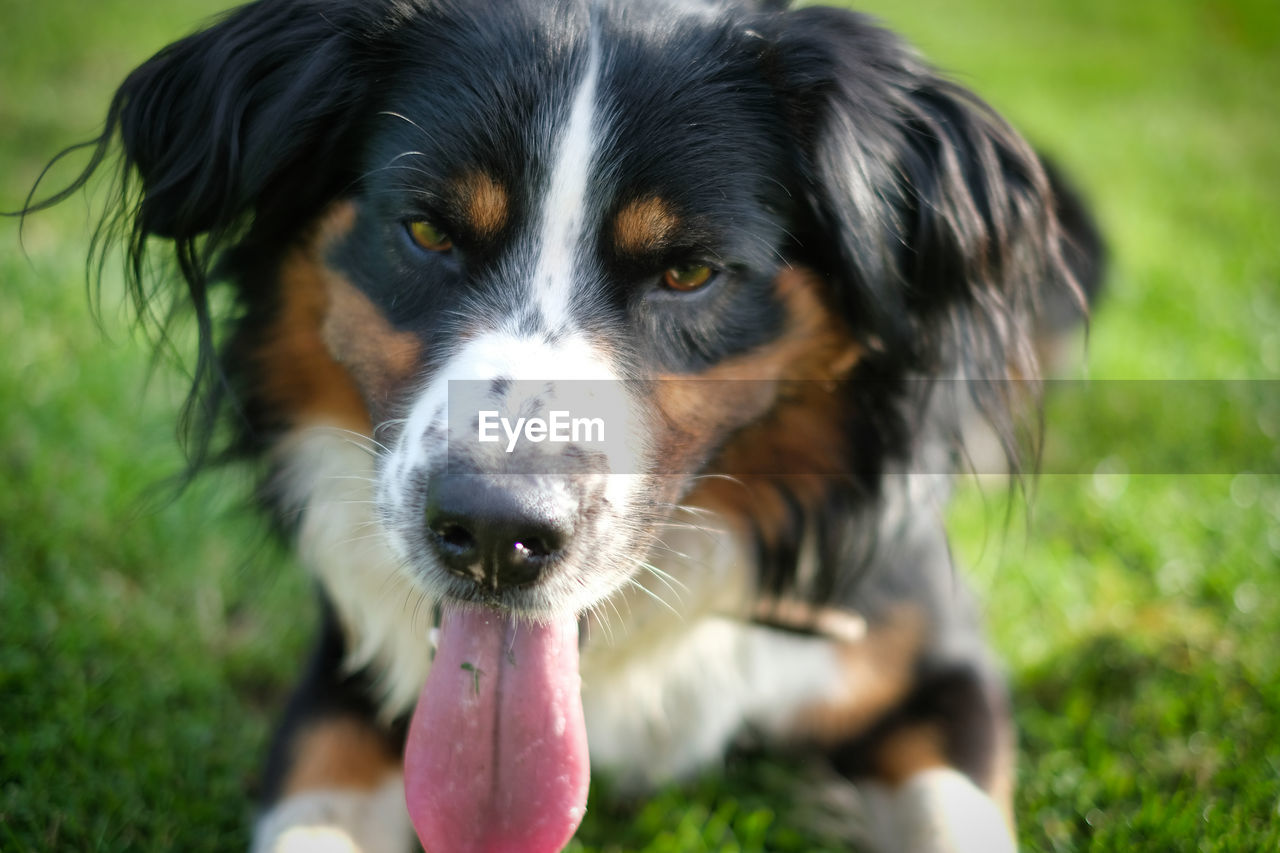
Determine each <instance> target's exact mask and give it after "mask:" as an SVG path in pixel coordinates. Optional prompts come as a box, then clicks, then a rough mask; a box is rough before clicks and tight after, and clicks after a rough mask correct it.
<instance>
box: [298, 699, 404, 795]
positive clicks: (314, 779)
mask: <svg viewBox="0 0 1280 853" xmlns="http://www.w3.org/2000/svg"><path fill="white" fill-rule="evenodd" d="M398 772H400V759H399V757H398V756H397V755H396V754H395V752H394V751H393V750H392V749H391V747H390V745H389V744H388V743H387V740H386V738H384V737H383V736H382V735H381V734H379V733H378V732H377V731H375V730H374V729H372V728H370V727H369V726H368V725H366V724H364V723H362V722H360V721H359V720H355V719H352V718H350V717H337V718H334V719H328V720H323V721H321V722H319V723H315V724H313V725H311V726H309V727H308V728H305V729H303V730H302V731H301V732H300V733H299V734H298V735H297V737H296V738H295V739H294V742H293V762H292V765H291V766H290V768H289V773H288V775H287V776H286V777H285V780H284V786H283V789H282V794H283V796H284V797H288V796H292V795H293V794H297V793H300V792H303V791H316V790H326V789H330V790H331V789H342V790H360V791H372V790H374V789H375V788H377V787H379V786H380V785H381V784H382V783H383V782H385V781H386V779H387V777H388V776H390V775H392V774H393V773H398Z"/></svg>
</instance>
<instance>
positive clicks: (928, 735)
mask: <svg viewBox="0 0 1280 853" xmlns="http://www.w3.org/2000/svg"><path fill="white" fill-rule="evenodd" d="M946 751H947V750H946V737H945V736H944V734H943V732H942V730H941V729H940V728H939V727H938V724H937V723H933V722H928V723H916V724H913V725H906V726H902V727H901V728H897V729H894V730H893V731H891V732H890V733H889V734H888V735H887V736H885V739H884V740H883V741H881V742H880V744H879V745H878V746H877V747H876V752H875V772H876V775H877V776H878V777H879V778H880V779H881V780H883V781H884V782H887V783H888V784H889V785H890V786H891V787H894V788H896V787H898V786H900V785H902V784H903V783H904V782H906V781H907V780H908V779H910V778H911V777H912V776H914V775H916V774H917V773H921V772H923V771H925V770H932V769H934V768H936V767H946V766H948V763H949V762H948V761H947V755H946Z"/></svg>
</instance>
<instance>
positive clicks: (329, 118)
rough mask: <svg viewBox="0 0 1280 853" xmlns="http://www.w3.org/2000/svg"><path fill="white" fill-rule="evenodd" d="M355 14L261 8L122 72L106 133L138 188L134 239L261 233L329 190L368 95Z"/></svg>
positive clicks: (303, 0)
mask: <svg viewBox="0 0 1280 853" xmlns="http://www.w3.org/2000/svg"><path fill="white" fill-rule="evenodd" d="M360 5H361V4H352V3H335V2H323V0H260V2H257V3H253V4H251V5H247V6H244V7H241V8H240V9H238V10H236V11H234V12H233V13H231V14H230V15H229V16H228V17H226V18H225V19H224V20H222V21H221V22H220V23H218V24H216V25H215V26H213V27H211V28H209V29H206V30H204V31H202V32H198V33H196V34H194V35H192V36H189V37H187V38H185V39H183V40H181V41H179V42H175V43H174V44H172V45H170V46H169V47H166V48H165V49H164V50H162V51H160V52H159V53H158V54H156V55H155V56H154V57H152V58H151V59H150V60H148V61H147V62H146V63H144V64H143V65H142V66H140V67H139V68H138V69H137V70H135V71H134V72H133V73H132V74H130V75H129V77H128V78H127V79H126V80H125V82H124V83H123V85H121V87H120V89H119V91H118V92H117V94H116V96H115V100H114V101H113V103H112V106H111V112H110V116H109V124H117V125H118V128H119V135H120V139H121V142H122V144H123V149H124V156H125V159H126V169H127V168H129V167H132V168H133V169H134V170H136V174H137V176H138V177H139V178H140V180H141V197H140V200H139V203H138V207H137V209H136V212H135V221H134V227H135V229H136V231H137V232H140V233H141V234H144V235H158V236H161V237H166V238H171V239H175V240H188V239H191V238H193V237H195V236H196V235H198V234H201V233H204V232H219V231H224V230H228V229H231V228H233V227H234V226H235V224H236V223H237V222H238V221H240V219H241V218H242V217H244V216H245V215H246V214H249V213H252V214H254V221H255V223H256V224H258V225H266V224H269V223H270V222H271V221H272V220H273V219H275V218H276V217H277V216H280V215H283V214H284V213H285V210H286V209H291V210H307V209H314V204H316V203H318V202H320V201H321V200H322V199H319V198H317V197H318V196H322V195H324V194H325V193H331V192H332V191H333V187H334V184H335V183H336V182H337V181H339V180H341V179H342V176H340V175H337V174H336V171H337V165H338V164H343V163H346V162H349V158H346V157H344V156H343V153H344V152H343V150H342V149H343V148H344V146H346V145H348V144H349V140H350V138H351V133H350V131H351V129H352V127H351V126H352V124H353V123H354V121H355V117H356V111H357V109H358V108H359V107H360V105H361V103H362V101H363V99H364V97H365V95H366V89H367V86H368V76H369V75H368V74H367V73H364V71H363V69H362V68H361V62H360V58H361V53H362V44H363V39H362V38H361V36H360V27H359V25H358V22H355V21H352V20H350V19H351V17H352V14H351V12H349V11H346V10H349V9H350V8H352V7H358V6H360ZM367 5H368V6H376V5H381V4H379V3H377V2H376V0H370V2H369V3H368V4H367ZM110 129H111V128H110V127H109V128H108V130H110ZM304 152H305V157H304V156H303V153H304ZM304 159H305V162H306V164H307V168H308V169H309V170H310V171H309V173H308V174H306V175H303V174H300V172H299V169H300V168H301V167H300V163H301V161H303V160H304ZM295 224H296V223H295Z"/></svg>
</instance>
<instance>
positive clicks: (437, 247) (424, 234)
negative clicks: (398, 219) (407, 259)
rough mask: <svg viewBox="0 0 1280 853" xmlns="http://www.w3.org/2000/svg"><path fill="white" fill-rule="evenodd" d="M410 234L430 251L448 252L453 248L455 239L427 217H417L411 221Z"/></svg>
mask: <svg viewBox="0 0 1280 853" xmlns="http://www.w3.org/2000/svg"><path fill="white" fill-rule="evenodd" d="M409 236H410V237H412V238H413V242H415V243H417V244H418V245H419V246H421V247H422V248H424V249H426V250H427V251H428V252H447V251H449V250H450V249H452V248H453V240H451V239H450V238H449V235H448V234H446V233H444V232H443V231H441V230H440V229H439V228H437V227H436V226H434V225H432V224H431V223H430V222H427V221H426V220H425V219H415V220H414V221H413V222H410V223H409Z"/></svg>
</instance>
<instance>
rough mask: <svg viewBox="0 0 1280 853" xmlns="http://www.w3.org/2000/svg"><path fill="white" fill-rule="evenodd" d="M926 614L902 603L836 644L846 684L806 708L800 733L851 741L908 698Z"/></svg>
mask: <svg viewBox="0 0 1280 853" xmlns="http://www.w3.org/2000/svg"><path fill="white" fill-rule="evenodd" d="M924 634H925V619H924V616H923V614H922V613H921V612H920V610H919V609H918V608H916V607H914V606H911V605H905V604H904V605H899V606H898V607H897V608H895V609H894V610H892V611H890V613H889V615H888V616H887V617H886V618H884V619H883V620H881V621H879V622H876V623H875V624H872V625H870V626H869V628H868V630H867V635H866V638H865V639H863V640H861V641H859V642H851V643H841V644H839V645H838V646H837V655H838V657H839V660H840V671H841V690H840V693H839V694H838V695H836V696H835V697H833V698H830V699H827V700H825V701H824V702H822V703H820V704H818V705H815V706H813V707H809V708H805V709H804V710H802V711H801V712H800V713H799V714H798V715H797V716H796V719H795V722H794V731H795V734H796V735H797V736H798V737H800V738H803V739H804V740H807V741H811V742H816V743H819V744H822V745H832V744H837V743H841V742H844V741H848V740H849V739H850V738H853V737H856V736H857V735H858V734H860V733H862V732H863V731H865V730H866V729H867V728H868V727H870V726H871V724H872V723H874V722H875V721H876V720H878V719H880V718H881V717H882V716H883V715H884V714H885V713H887V712H888V711H890V710H891V709H892V708H893V707H894V706H895V705H897V704H898V703H899V702H901V701H902V700H903V699H904V698H906V696H907V693H908V691H910V689H911V687H912V684H913V682H914V676H915V664H916V659H917V657H918V655H919V652H920V648H921V647H922V645H923V643H924V640H925V636H924Z"/></svg>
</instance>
